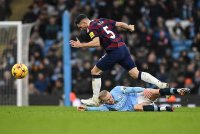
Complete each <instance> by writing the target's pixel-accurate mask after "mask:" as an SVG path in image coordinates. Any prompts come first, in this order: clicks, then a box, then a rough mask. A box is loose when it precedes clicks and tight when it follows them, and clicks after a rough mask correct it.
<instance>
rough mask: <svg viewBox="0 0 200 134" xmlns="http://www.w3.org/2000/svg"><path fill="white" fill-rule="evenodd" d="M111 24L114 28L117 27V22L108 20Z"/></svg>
mask: <svg viewBox="0 0 200 134" xmlns="http://www.w3.org/2000/svg"><path fill="white" fill-rule="evenodd" d="M108 21H109V22H110V24H111V25H112V26H115V25H116V21H114V20H108Z"/></svg>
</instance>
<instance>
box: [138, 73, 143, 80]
mask: <svg viewBox="0 0 200 134" xmlns="http://www.w3.org/2000/svg"><path fill="white" fill-rule="evenodd" d="M141 75H142V72H141V71H139V74H138V80H141Z"/></svg>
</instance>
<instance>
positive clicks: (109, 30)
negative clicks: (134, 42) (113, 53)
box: [88, 18, 125, 50]
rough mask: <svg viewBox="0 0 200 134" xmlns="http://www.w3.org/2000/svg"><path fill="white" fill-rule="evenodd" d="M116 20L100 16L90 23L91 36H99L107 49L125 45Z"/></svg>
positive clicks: (102, 44)
mask: <svg viewBox="0 0 200 134" xmlns="http://www.w3.org/2000/svg"><path fill="white" fill-rule="evenodd" d="M115 24H116V21H113V20H109V19H105V18H100V19H95V20H93V21H92V22H91V23H90V26H89V27H88V29H89V35H90V37H91V38H94V37H99V38H100V44H101V46H102V47H103V48H104V49H105V50H112V49H116V48H118V47H120V46H122V45H125V43H124V41H123V39H122V37H121V36H120V34H119V33H118V31H117V27H116V26H115Z"/></svg>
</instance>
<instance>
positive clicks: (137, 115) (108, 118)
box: [0, 106, 200, 134]
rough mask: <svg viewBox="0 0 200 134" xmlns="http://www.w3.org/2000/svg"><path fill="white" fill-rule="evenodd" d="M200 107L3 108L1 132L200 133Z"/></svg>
mask: <svg viewBox="0 0 200 134" xmlns="http://www.w3.org/2000/svg"><path fill="white" fill-rule="evenodd" d="M199 123H200V108H177V109H176V110H175V112H78V111H76V109H75V108H72V107H47V106H46V107H35V106H34V107H10V106H7V107H4V106H3V107H2V106H1V107H0V134H136V133H140V134H168V133H170V134H178V133H180V134H197V133H200V125H199Z"/></svg>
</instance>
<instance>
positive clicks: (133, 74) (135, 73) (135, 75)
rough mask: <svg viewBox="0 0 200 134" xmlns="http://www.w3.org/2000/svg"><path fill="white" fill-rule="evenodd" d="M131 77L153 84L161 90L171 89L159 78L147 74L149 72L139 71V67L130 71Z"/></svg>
mask: <svg viewBox="0 0 200 134" xmlns="http://www.w3.org/2000/svg"><path fill="white" fill-rule="evenodd" d="M128 73H129V75H130V76H131V77H132V78H137V79H139V80H143V81H145V82H147V83H151V84H154V85H156V86H157V87H159V88H167V87H169V84H167V83H164V82H161V81H160V80H158V79H157V78H155V77H154V76H152V75H151V74H149V73H147V72H141V71H139V70H138V69H137V67H133V68H132V69H130V70H129V71H128Z"/></svg>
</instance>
